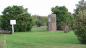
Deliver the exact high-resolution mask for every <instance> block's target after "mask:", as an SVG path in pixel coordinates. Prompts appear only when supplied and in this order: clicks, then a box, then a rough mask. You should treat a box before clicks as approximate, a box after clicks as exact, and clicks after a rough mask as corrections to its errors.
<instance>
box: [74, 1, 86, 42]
mask: <svg viewBox="0 0 86 48" xmlns="http://www.w3.org/2000/svg"><path fill="white" fill-rule="evenodd" d="M74 31H75V34H76V36H77V38H78V39H79V41H80V42H81V43H82V44H86V2H85V1H84V0H81V1H80V2H79V4H78V6H77V9H76V12H75V25H74Z"/></svg>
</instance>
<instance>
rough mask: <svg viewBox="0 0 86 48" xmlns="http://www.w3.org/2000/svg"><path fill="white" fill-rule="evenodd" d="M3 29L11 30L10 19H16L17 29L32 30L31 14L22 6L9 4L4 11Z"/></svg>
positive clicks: (17, 30)
mask: <svg viewBox="0 0 86 48" xmlns="http://www.w3.org/2000/svg"><path fill="white" fill-rule="evenodd" d="M2 14H3V15H2V20H1V22H2V24H1V27H2V29H5V30H9V31H11V25H10V20H16V21H17V22H16V23H17V24H16V25H15V31H16V32H21V31H30V30H31V27H32V19H31V15H30V14H29V13H28V12H27V9H24V8H23V7H22V6H15V5H14V6H8V7H7V8H5V9H4V11H3V12H2Z"/></svg>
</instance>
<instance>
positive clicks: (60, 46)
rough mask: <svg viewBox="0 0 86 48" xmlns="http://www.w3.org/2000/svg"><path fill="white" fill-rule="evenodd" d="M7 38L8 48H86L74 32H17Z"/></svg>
mask: <svg viewBox="0 0 86 48" xmlns="http://www.w3.org/2000/svg"><path fill="white" fill-rule="evenodd" d="M1 36H2V35H1ZM1 36H0V38H1ZM5 37H6V44H7V48H86V45H82V44H79V41H78V40H77V38H76V36H75V35H74V33H73V32H69V33H63V32H21V33H19V32H16V33H15V34H13V35H5Z"/></svg>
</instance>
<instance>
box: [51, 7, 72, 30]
mask: <svg viewBox="0 0 86 48" xmlns="http://www.w3.org/2000/svg"><path fill="white" fill-rule="evenodd" d="M51 11H52V13H53V14H56V22H57V30H62V26H64V29H66V28H65V27H67V26H68V24H69V22H70V20H71V15H70V13H69V12H68V9H67V8H66V7H65V6H62V7H59V6H56V7H54V8H52V10H51Z"/></svg>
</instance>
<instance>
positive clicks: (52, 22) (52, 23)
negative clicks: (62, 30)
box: [48, 14, 56, 32]
mask: <svg viewBox="0 0 86 48" xmlns="http://www.w3.org/2000/svg"><path fill="white" fill-rule="evenodd" d="M48 30H49V31H51V32H55V31H56V14H50V15H49V16H48Z"/></svg>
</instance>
